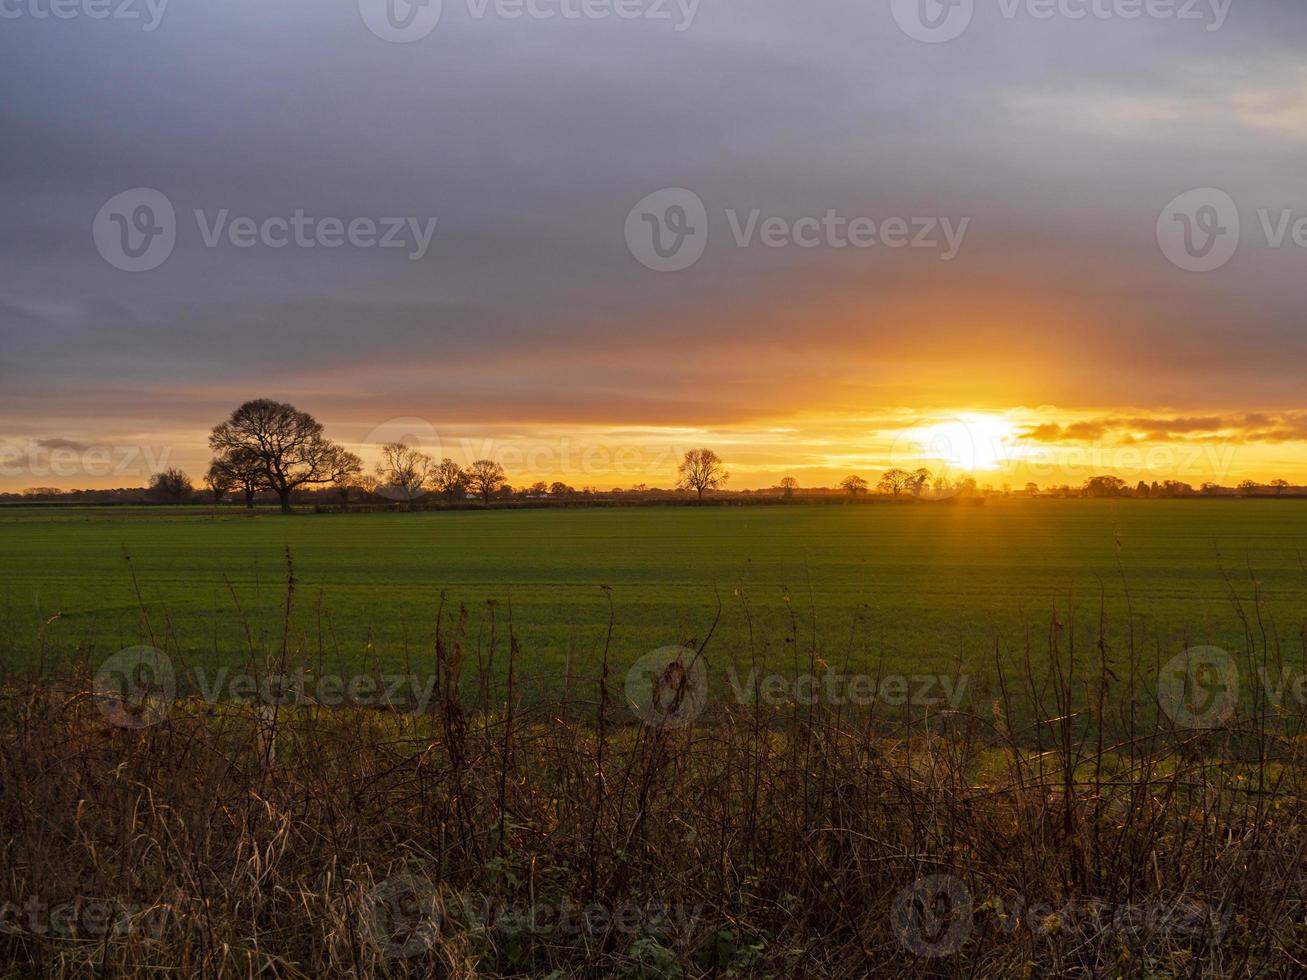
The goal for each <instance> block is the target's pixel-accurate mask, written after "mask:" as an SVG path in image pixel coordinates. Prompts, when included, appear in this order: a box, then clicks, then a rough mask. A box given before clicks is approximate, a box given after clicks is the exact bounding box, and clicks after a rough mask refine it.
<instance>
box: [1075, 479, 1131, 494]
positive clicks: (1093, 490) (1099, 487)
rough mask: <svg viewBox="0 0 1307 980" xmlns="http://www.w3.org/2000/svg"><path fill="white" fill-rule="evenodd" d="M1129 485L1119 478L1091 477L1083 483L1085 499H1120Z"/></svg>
mask: <svg viewBox="0 0 1307 980" xmlns="http://www.w3.org/2000/svg"><path fill="white" fill-rule="evenodd" d="M1128 489H1129V484H1127V483H1126V482H1125V480H1123V479H1121V478H1120V477H1119V476H1091V477H1090V478H1089V479H1088V480H1086V481H1085V486H1084V494H1085V496H1086V497H1122V496H1124V495H1125V493H1126V491H1127V490H1128Z"/></svg>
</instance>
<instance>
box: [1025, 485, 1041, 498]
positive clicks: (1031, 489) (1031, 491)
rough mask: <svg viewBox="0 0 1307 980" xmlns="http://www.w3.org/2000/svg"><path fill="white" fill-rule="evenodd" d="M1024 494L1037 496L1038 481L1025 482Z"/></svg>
mask: <svg viewBox="0 0 1307 980" xmlns="http://www.w3.org/2000/svg"><path fill="white" fill-rule="evenodd" d="M1026 496H1027V497H1037V496H1039V484H1038V483H1027V484H1026Z"/></svg>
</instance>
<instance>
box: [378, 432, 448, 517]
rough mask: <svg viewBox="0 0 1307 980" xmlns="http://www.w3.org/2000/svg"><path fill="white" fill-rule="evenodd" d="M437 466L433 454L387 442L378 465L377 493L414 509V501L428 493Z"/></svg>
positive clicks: (382, 449) (405, 444) (400, 443)
mask: <svg viewBox="0 0 1307 980" xmlns="http://www.w3.org/2000/svg"><path fill="white" fill-rule="evenodd" d="M433 466H435V463H434V461H433V460H432V459H431V457H430V456H428V455H427V454H426V453H424V452H422V451H420V450H417V449H414V448H413V447H412V446H410V445H408V444H407V443H404V442H391V443H387V444H386V445H384V446H382V447H381V462H379V463H378V464H377V485H378V489H377V492H378V493H379V494H381V495H382V496H383V497H386V498H388V499H390V500H398V501H400V502H401V503H403V504H404V505H405V506H406V507H408V509H409V510H412V509H413V501H415V500H419V499H421V498H422V497H424V496H426V493H427V489H426V488H427V479H428V478H429V477H430V475H431V469H432V467H433Z"/></svg>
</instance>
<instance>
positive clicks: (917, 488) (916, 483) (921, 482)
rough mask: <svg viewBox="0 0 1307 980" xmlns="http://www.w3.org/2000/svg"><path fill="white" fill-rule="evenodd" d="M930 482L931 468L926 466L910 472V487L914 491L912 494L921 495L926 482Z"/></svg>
mask: <svg viewBox="0 0 1307 980" xmlns="http://www.w3.org/2000/svg"><path fill="white" fill-rule="evenodd" d="M929 482H930V470H928V469H926V468H925V467H924V466H922V467H919V468H918V469H915V470H913V471H912V472H911V473H909V474H908V489H909V490H911V491H912V496H914V497H920V496H921V493H922V491H923V490H925V489H926V484H928V483H929Z"/></svg>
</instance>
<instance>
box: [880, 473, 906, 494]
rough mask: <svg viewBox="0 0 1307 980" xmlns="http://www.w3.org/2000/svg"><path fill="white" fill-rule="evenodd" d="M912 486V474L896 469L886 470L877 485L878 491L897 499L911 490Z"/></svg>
mask: <svg viewBox="0 0 1307 980" xmlns="http://www.w3.org/2000/svg"><path fill="white" fill-rule="evenodd" d="M912 485H913V483H912V474H911V473H909V472H908V471H907V470H900V469H897V468H895V469H892V470H886V471H885V472H884V473H883V474H882V475H881V478H880V483H878V484H877V485H876V489H877V490H879V491H880V492H881V493H890V494H893V495H894V496H896V497H897V496H898V495H899V494H901V493H903V491H904V490H910V489H911V488H912Z"/></svg>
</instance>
